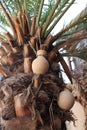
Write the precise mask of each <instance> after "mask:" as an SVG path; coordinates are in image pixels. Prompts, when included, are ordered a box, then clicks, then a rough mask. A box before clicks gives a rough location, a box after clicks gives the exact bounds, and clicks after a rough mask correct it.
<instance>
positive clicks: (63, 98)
mask: <svg viewBox="0 0 87 130" xmlns="http://www.w3.org/2000/svg"><path fill="white" fill-rule="evenodd" d="M57 103H58V106H59V107H60V108H61V109H63V110H69V109H71V108H72V106H73V105H74V96H73V94H72V93H71V92H70V91H69V90H66V89H65V90H64V91H62V92H60V94H59V96H58V98H57Z"/></svg>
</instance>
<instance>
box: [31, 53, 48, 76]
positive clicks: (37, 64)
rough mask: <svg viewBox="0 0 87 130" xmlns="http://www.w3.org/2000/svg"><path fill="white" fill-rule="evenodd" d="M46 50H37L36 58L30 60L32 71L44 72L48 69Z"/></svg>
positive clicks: (36, 72)
mask: <svg viewBox="0 0 87 130" xmlns="http://www.w3.org/2000/svg"><path fill="white" fill-rule="evenodd" d="M46 56H47V52H46V51H45V50H38V51H37V58H36V59H35V60H34V61H33V62H32V71H33V73H35V74H42V75H43V74H45V73H47V71H48V70H49V62H48V61H47V59H46Z"/></svg>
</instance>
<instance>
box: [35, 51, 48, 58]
mask: <svg viewBox="0 0 87 130" xmlns="http://www.w3.org/2000/svg"><path fill="white" fill-rule="evenodd" d="M37 56H44V57H46V56H47V52H46V51H45V50H38V51H37Z"/></svg>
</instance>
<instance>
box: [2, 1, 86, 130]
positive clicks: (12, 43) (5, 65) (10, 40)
mask: <svg viewBox="0 0 87 130" xmlns="http://www.w3.org/2000/svg"><path fill="white" fill-rule="evenodd" d="M74 2H75V0H56V1H55V0H53V2H51V1H50V0H48V4H45V1H44V0H34V1H31V0H23V1H20V0H5V1H4V0H1V1H0V7H1V8H0V11H1V12H3V13H1V14H0V18H1V20H2V24H1V25H0V28H2V30H4V32H3V33H1V34H0V42H1V48H0V55H1V59H0V73H1V74H2V75H3V79H2V81H1V84H0V101H1V102H0V104H1V126H2V130H35V129H38V130H39V129H40V130H53V129H56V130H60V129H61V130H65V129H66V125H65V121H66V120H68V121H73V122H74V120H75V119H74V118H73V114H72V112H71V111H70V108H71V107H72V105H73V103H74V98H73V95H72V93H71V92H70V91H69V90H65V88H66V84H65V83H64V80H63V78H62V75H61V69H60V66H59V63H60V64H61V65H62V67H63V69H64V71H65V73H66V75H67V76H68V78H69V80H70V81H71V83H72V76H71V73H70V70H69V68H68V66H67V64H66V62H65V61H64V58H63V56H64V55H67V56H70V55H74V56H78V55H79V53H78V55H75V54H76V53H77V52H78V51H77V49H76V46H77V44H78V42H79V41H80V40H81V39H85V38H86V37H87V26H86V25H87V7H86V8H85V9H84V10H82V12H81V13H80V14H79V15H78V16H77V17H76V18H74V19H73V20H72V21H71V22H70V23H69V24H68V25H66V26H65V27H63V28H62V29H61V30H60V31H59V32H57V34H55V35H52V33H51V32H52V30H53V28H54V27H55V26H56V24H57V23H58V22H59V21H60V19H61V18H62V17H63V16H64V14H65V13H66V11H67V10H68V9H69V8H70V7H71V6H72V4H74ZM2 3H3V4H2ZM5 25H6V26H5ZM7 27H10V28H9V29H7ZM54 43H55V44H54ZM60 50H64V51H62V53H61V51H60ZM64 52H66V54H65V53H64ZM62 95H63V99H62ZM69 97H70V101H69V102H68V103H67V98H68V99H69ZM63 101H65V102H63ZM64 104H65V105H64ZM66 104H67V105H68V106H67V105H66Z"/></svg>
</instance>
